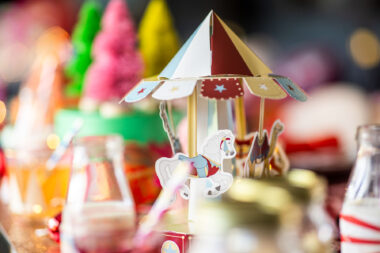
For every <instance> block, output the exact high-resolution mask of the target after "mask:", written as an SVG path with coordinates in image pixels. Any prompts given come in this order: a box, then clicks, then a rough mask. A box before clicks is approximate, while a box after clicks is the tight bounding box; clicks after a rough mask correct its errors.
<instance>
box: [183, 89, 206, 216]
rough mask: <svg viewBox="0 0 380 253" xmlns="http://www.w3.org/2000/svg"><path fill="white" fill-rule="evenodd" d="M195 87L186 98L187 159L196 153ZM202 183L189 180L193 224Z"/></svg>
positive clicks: (201, 191) (193, 179)
mask: <svg viewBox="0 0 380 253" xmlns="http://www.w3.org/2000/svg"><path fill="white" fill-rule="evenodd" d="M197 93H198V92H197V86H195V88H194V91H193V93H192V94H191V95H190V96H188V97H187V126H188V130H187V132H188V135H187V137H188V139H187V142H188V154H189V157H195V156H197V155H198V153H197V95H198V94H197ZM202 184H204V182H203V181H202V180H198V179H197V178H196V179H195V178H190V195H189V205H188V214H187V215H188V217H187V218H188V220H189V221H192V222H195V221H196V220H197V217H198V215H197V211H198V209H199V206H200V201H201V200H202V196H203V195H202V194H203V187H202Z"/></svg>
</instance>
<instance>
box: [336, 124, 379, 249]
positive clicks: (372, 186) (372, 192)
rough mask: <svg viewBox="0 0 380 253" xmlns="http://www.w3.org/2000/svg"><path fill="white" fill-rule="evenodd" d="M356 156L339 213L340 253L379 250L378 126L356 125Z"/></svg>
mask: <svg viewBox="0 0 380 253" xmlns="http://www.w3.org/2000/svg"><path fill="white" fill-rule="evenodd" d="M356 138H357V142H358V154H357V158H356V161H355V165H354V168H353V170H352V172H351V177H350V180H349V185H348V188H347V192H346V196H345V200H344V204H343V208H342V211H341V213H340V235H341V252H342V253H351V252H355V253H356V252H361V253H366V252H379V251H380V125H365V126H360V127H359V128H358V131H357V135H356Z"/></svg>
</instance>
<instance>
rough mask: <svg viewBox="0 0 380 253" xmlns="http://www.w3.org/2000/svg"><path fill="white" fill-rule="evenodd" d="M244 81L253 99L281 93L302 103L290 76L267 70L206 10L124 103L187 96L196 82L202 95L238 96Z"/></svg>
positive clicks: (214, 15)
mask: <svg viewBox="0 0 380 253" xmlns="http://www.w3.org/2000/svg"><path fill="white" fill-rule="evenodd" d="M242 83H244V84H245V85H246V86H247V87H248V90H249V91H250V92H251V93H252V94H254V95H256V96H259V97H263V98H271V99H282V98H285V97H286V96H287V95H290V96H291V97H293V98H295V99H297V100H300V101H305V100H306V99H307V96H306V94H305V93H304V91H303V90H302V89H301V88H299V87H298V86H297V85H296V84H295V83H293V82H292V81H291V80H290V79H288V78H286V77H283V76H279V75H274V74H272V71H271V70H270V69H269V67H268V66H266V65H265V64H264V63H263V62H262V61H261V59H260V58H259V57H258V56H257V55H256V54H255V53H254V52H253V51H251V50H250V49H249V48H248V46H247V45H246V44H245V43H244V42H243V41H242V40H241V39H240V38H239V37H238V36H237V35H236V34H235V33H234V32H233V31H232V30H231V29H230V28H229V27H228V26H227V25H226V24H225V23H224V22H223V21H222V20H221V19H220V18H219V16H218V15H216V14H215V13H214V12H213V11H211V12H210V13H209V14H208V15H207V17H206V18H205V19H204V20H203V22H202V23H201V24H200V25H199V27H198V28H197V29H196V30H195V31H194V33H193V34H192V35H191V36H190V38H189V39H188V40H187V41H186V42H185V44H184V45H183V46H182V48H181V49H180V50H179V51H178V52H177V54H176V55H175V56H174V57H173V59H172V60H171V61H170V62H169V63H168V65H167V66H166V67H165V68H164V70H163V71H162V72H161V73H160V74H159V75H158V76H157V77H154V78H150V79H149V78H148V79H143V80H142V81H141V82H139V83H138V84H137V85H136V86H135V87H134V88H133V89H132V90H131V91H130V92H129V93H127V94H126V96H125V97H124V98H123V100H124V101H126V102H129V103H132V102H137V101H140V100H142V99H143V98H145V97H146V96H148V95H149V94H150V93H153V94H152V97H153V98H155V99H158V100H171V99H177V98H181V97H187V96H189V95H191V94H192V93H193V91H194V87H195V86H196V85H197V84H200V85H201V90H200V93H201V95H202V96H204V97H207V98H211V99H231V98H235V97H237V96H242V95H243V93H244V91H243V87H242Z"/></svg>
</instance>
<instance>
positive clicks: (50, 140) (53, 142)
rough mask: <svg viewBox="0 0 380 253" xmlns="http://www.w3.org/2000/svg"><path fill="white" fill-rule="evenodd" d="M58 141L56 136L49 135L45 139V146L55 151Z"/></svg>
mask: <svg viewBox="0 0 380 253" xmlns="http://www.w3.org/2000/svg"><path fill="white" fill-rule="evenodd" d="M59 142H60V139H59V137H58V135H56V134H49V136H48V137H47V139H46V144H47V146H48V147H49V148H50V149H53V150H54V149H56V148H57V147H58V145H59Z"/></svg>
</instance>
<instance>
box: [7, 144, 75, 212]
mask: <svg viewBox="0 0 380 253" xmlns="http://www.w3.org/2000/svg"><path fill="white" fill-rule="evenodd" d="M51 154H52V150H49V149H47V148H41V149H25V148H24V149H12V148H7V149H6V150H5V156H6V165H7V174H8V175H7V177H8V187H9V208H10V210H11V211H12V213H15V214H20V215H23V216H28V217H33V218H44V217H51V216H54V215H56V214H57V213H59V212H60V211H61V210H62V207H63V204H64V202H65V197H66V193H67V185H68V182H69V176H70V163H69V161H68V159H66V158H67V157H65V159H63V160H62V161H61V162H59V164H58V165H57V166H56V167H55V168H54V169H52V170H49V169H47V167H46V161H47V160H48V159H49V157H50V156H51Z"/></svg>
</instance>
